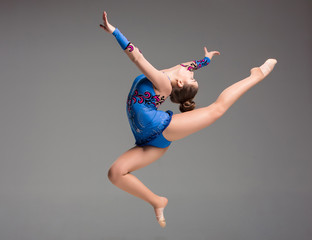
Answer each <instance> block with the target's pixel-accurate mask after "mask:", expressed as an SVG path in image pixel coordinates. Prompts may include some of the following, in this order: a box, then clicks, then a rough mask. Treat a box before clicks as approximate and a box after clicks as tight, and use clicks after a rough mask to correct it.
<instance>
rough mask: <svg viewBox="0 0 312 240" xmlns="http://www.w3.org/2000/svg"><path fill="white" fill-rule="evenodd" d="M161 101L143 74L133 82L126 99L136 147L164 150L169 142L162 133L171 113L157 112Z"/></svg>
mask: <svg viewBox="0 0 312 240" xmlns="http://www.w3.org/2000/svg"><path fill="white" fill-rule="evenodd" d="M161 102H162V101H161V100H160V99H159V95H156V94H155V91H154V89H153V84H152V83H151V81H150V80H148V79H147V78H146V76H145V75H144V74H142V75H139V76H138V77H137V78H136V79H135V80H134V82H133V84H132V87H131V90H130V92H129V95H128V98H127V115H128V120H129V123H130V127H131V130H132V132H133V135H134V137H135V140H136V142H135V144H136V145H137V146H147V145H150V146H155V147H159V148H166V147H168V146H169V145H170V143H171V142H170V141H168V140H167V139H165V138H164V136H163V135H162V132H163V131H164V130H165V128H166V127H167V126H168V125H169V123H170V121H171V118H172V115H173V113H172V111H170V110H168V111H166V112H164V111H161V110H158V109H157V107H158V106H159V104H160V103H161Z"/></svg>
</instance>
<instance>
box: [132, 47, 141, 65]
mask: <svg viewBox="0 0 312 240" xmlns="http://www.w3.org/2000/svg"><path fill="white" fill-rule="evenodd" d="M141 58H142V54H141V53H140V52H139V51H138V50H137V49H136V50H135V52H134V54H133V55H132V56H131V61H132V62H134V63H138V62H139V61H140V59H141Z"/></svg>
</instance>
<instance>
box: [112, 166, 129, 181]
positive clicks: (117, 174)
mask: <svg viewBox="0 0 312 240" xmlns="http://www.w3.org/2000/svg"><path fill="white" fill-rule="evenodd" d="M127 173H128V172H127V171H126V170H124V169H123V168H122V167H121V166H118V165H112V166H111V167H110V169H109V170H108V173H107V177H108V179H109V180H110V181H111V182H112V183H116V182H117V181H118V179H119V178H121V177H122V176H124V175H125V174H127Z"/></svg>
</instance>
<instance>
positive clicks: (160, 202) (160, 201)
mask: <svg viewBox="0 0 312 240" xmlns="http://www.w3.org/2000/svg"><path fill="white" fill-rule="evenodd" d="M167 204H168V199H167V198H166V197H159V198H158V200H157V201H156V202H155V203H154V204H152V206H153V207H154V208H155V209H156V208H165V207H166V206H167Z"/></svg>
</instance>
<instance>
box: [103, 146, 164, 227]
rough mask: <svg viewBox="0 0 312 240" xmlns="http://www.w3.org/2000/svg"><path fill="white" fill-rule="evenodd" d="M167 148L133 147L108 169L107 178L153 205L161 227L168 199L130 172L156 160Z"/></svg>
mask: <svg viewBox="0 0 312 240" xmlns="http://www.w3.org/2000/svg"><path fill="white" fill-rule="evenodd" d="M168 148H169V147H167V148H157V147H153V146H144V147H137V146H136V147H133V148H131V149H130V150H128V151H127V152H125V153H124V154H122V155H121V156H120V157H119V158H118V159H117V160H116V161H115V162H114V163H113V164H112V166H111V167H110V169H109V171H108V178H109V179H110V181H111V182H112V183H113V184H114V185H116V186H117V187H119V188H120V189H122V190H124V191H126V192H128V193H130V194H132V195H134V196H136V197H138V198H141V199H143V200H144V201H146V202H148V203H149V204H151V205H152V206H153V207H154V211H155V214H156V218H157V220H158V222H159V224H160V225H161V226H162V227H164V226H165V219H164V217H163V210H164V208H165V207H166V205H167V203H168V199H167V198H165V197H162V196H158V195H156V194H155V193H153V192H152V191H151V190H150V189H148V188H147V187H146V186H145V185H144V184H143V183H142V182H141V181H140V180H139V179H138V178H137V177H135V176H134V175H133V174H130V172H133V171H135V170H138V169H140V168H143V167H145V166H147V165H149V164H151V163H152V162H154V161H156V160H157V159H159V158H160V157H161V156H162V155H163V154H164V153H165V152H166V151H167V150H168Z"/></svg>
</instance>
